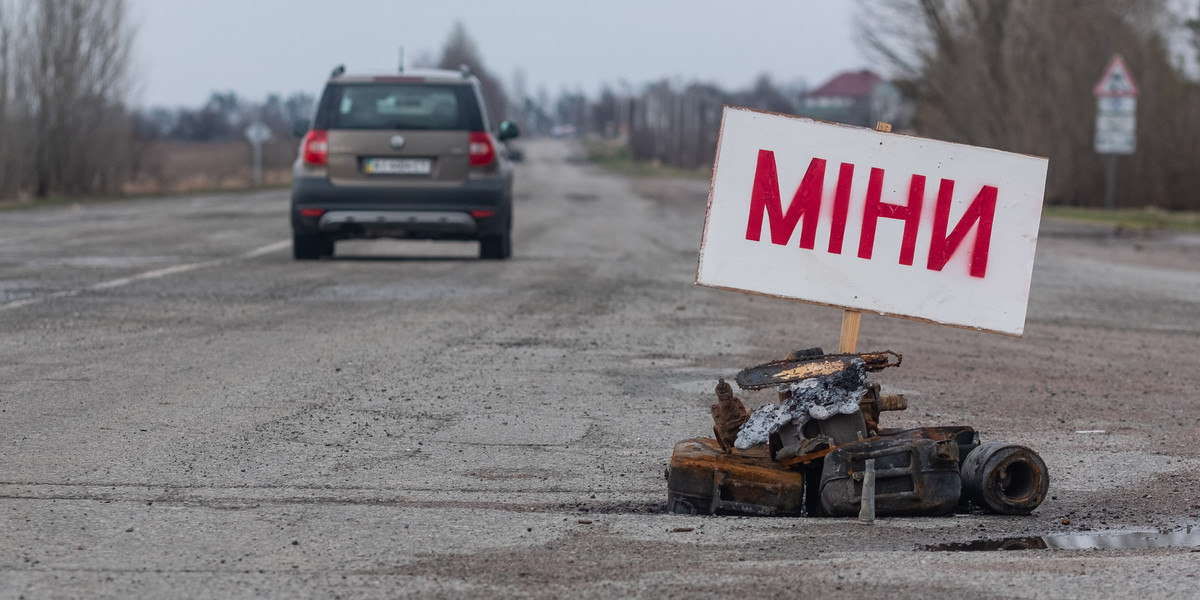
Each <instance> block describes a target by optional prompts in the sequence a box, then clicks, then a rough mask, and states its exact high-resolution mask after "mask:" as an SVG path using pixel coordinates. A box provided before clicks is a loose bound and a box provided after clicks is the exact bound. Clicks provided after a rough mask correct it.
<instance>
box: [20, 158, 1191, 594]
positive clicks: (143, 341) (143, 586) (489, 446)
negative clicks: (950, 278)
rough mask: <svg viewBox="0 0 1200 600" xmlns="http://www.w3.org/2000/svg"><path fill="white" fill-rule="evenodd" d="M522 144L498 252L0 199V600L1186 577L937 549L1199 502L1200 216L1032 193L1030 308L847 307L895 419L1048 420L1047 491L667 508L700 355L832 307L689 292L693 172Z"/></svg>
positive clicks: (1181, 553) (1094, 529)
mask: <svg viewBox="0 0 1200 600" xmlns="http://www.w3.org/2000/svg"><path fill="white" fill-rule="evenodd" d="M525 148H526V156H527V157H528V160H527V162H526V163H524V164H522V165H521V166H520V169H519V171H518V182H517V199H516V210H517V213H516V214H517V216H516V229H515V233H514V257H513V259H511V260H509V261H502V262H494V261H479V260H477V259H475V258H474V257H475V255H476V252H477V246H476V245H475V244H472V243H427V242H397V241H380V242H343V243H339V244H338V247H337V251H336V256H335V257H334V258H333V259H332V260H322V261H317V262H295V261H293V260H292V259H291V256H290V243H289V241H288V240H289V237H288V236H289V235H290V231H289V229H288V224H287V217H286V210H287V191H285V190H269V191H262V192H254V193H231V194H221V195H205V196H189V197H179V198H161V199H146V200H138V201H128V202H113V203H97V204H93V203H89V204H85V205H82V206H76V207H63V208H48V209H37V210H19V211H9V212H0V332H2V338H0V339H2V341H0V540H2V543H0V598H133V597H142V598H161V597H186V598H229V597H269V598H336V597H342V598H374V597H378V598H396V597H434V598H436V597H488V598H531V597H533V598H537V597H544V598H558V597H566V596H569V597H576V598H610V597H646V598H671V597H674V598H689V599H691V598H727V597H751V596H767V595H780V594H787V595H795V594H797V593H801V592H802V593H803V595H805V596H814V597H823V598H858V597H864V596H872V595H878V596H883V595H888V596H894V597H916V596H921V597H929V596H934V595H936V596H943V595H945V596H953V597H960V598H1035V597H1055V598H1094V597H1129V596H1135V595H1136V596H1141V597H1147V598H1153V597H1163V598H1165V597H1184V596H1189V595H1193V594H1194V593H1195V589H1196V585H1197V577H1200V559H1197V556H1198V555H1197V554H1196V552H1197V548H1195V547H1165V548H1118V549H1105V550H1028V551H1019V552H930V551H927V550H926V549H925V547H926V546H930V545H937V544H946V543H955V542H968V541H973V540H979V539H1002V538H1006V537H1010V536H1011V537H1017V536H1039V535H1067V534H1072V535H1093V534H1107V533H1115V532H1129V531H1145V532H1157V531H1160V530H1162V531H1175V530H1183V531H1184V532H1187V531H1189V530H1188V529H1187V528H1188V527H1191V526H1194V525H1200V517H1198V516H1197V513H1200V475H1198V474H1197V466H1200V451H1197V449H1196V446H1195V444H1194V439H1195V431H1196V428H1197V426H1198V425H1200V413H1198V412H1197V411H1196V397H1197V396H1196V391H1195V390H1196V389H1197V388H1198V387H1200V385H1198V384H1200V375H1198V373H1200V369H1198V368H1197V367H1200V354H1198V353H1197V351H1198V349H1200V344H1198V342H1200V261H1197V260H1196V258H1197V256H1198V253H1200V238H1198V237H1197V236H1195V235H1183V234H1169V233H1141V234H1136V233H1130V232H1120V231H1113V230H1111V228H1109V229H1105V228H1100V227H1094V226H1084V225H1074V224H1069V223H1060V222H1047V223H1045V224H1044V225H1043V229H1042V233H1041V241H1040V243H1039V248H1038V259H1037V266H1036V268H1035V273H1034V282H1033V290H1032V298H1031V304H1030V310H1029V318H1028V321H1027V324H1026V334H1025V337H1024V338H1022V339H1015V338H1008V337H1003V336H995V335H989V334H982V333H976V332H970V331H962V330H957V329H950V328H945V327H936V326H933V325H928V324H922V323H914V322H908V321H902V320H897V319H887V318H882V317H874V316H872V315H866V316H865V317H864V319H863V323H862V332H861V335H860V338H859V348H860V349H863V350H881V349H885V348H886V349H893V350H896V351H898V352H901V353H903V354H904V355H905V360H904V365H903V366H902V367H901V368H899V369H893V370H889V371H888V372H886V373H881V374H879V376H878V379H879V380H880V381H881V382H882V383H883V384H884V386H885V387H887V388H889V389H894V390H902V391H905V392H908V393H910V394H911V397H910V409H909V410H908V411H906V412H904V413H888V414H886V415H885V417H884V424H885V425H888V426H919V425H950V424H968V425H972V426H974V427H975V428H976V429H978V430H980V432H981V436H982V438H983V439H984V441H1012V442H1018V443H1022V444H1026V445H1028V446H1030V447H1032V448H1034V449H1035V450H1037V451H1038V452H1040V453H1041V454H1042V456H1043V457H1044V458H1045V460H1046V462H1047V464H1048V465H1049V469H1050V476H1051V488H1050V494H1051V497H1050V498H1048V499H1047V501H1046V502H1045V503H1044V504H1043V505H1042V506H1041V507H1040V508H1039V509H1038V510H1037V511H1035V512H1034V513H1033V515H1031V516H1028V517H997V516H988V515H982V514H960V515H955V516H952V517H947V518H910V519H899V518H894V519H880V520H879V521H877V522H876V524H875V525H874V526H863V525H860V524H858V523H857V521H855V520H853V519H768V518H730V517H704V516H696V517H692V516H680V515H672V514H666V513H664V512H663V506H664V504H665V498H666V484H665V481H664V479H663V468H664V467H665V466H666V464H667V462H668V459H669V458H670V453H671V448H672V446H673V445H674V443H675V442H677V441H679V440H683V439H687V438H690V437H698V436H703V435H706V434H707V433H708V432H709V430H710V428H711V421H710V419H709V416H708V405H709V404H710V403H711V402H712V398H713V396H712V388H713V386H714V385H715V383H716V380H717V378H718V377H727V378H728V377H731V376H732V374H733V373H735V372H736V371H737V370H738V369H740V368H742V367H745V366H748V365H751V364H756V363H758V362H763V361H766V360H772V359H776V358H780V357H781V356H782V355H784V354H786V353H787V352H788V351H789V350H792V349H795V348H801V347H809V346H815V345H821V346H825V347H827V348H832V347H836V345H837V338H838V331H839V326H840V312H839V311H837V310H834V309H830V308H823V307H815V306H808V305H804V304H797V303H790V302H785V301H781V300H775V299H768V298H759V297H753V296H748V295H742V294H736V293H731V292H723V291H717V290H709V289H705V288H698V287H695V286H694V285H693V284H692V281H693V278H694V271H695V266H696V254H697V250H698V245H699V239H700V230H701V226H702V222H703V217H704V205H705V198H706V195H707V183H706V182H701V181H689V180H667V179H637V180H631V179H628V178H625V177H622V176H620V175H615V174H612V173H608V172H605V171H602V170H599V169H598V168H596V167H593V166H590V165H587V164H586V163H585V162H584V161H583V160H582V157H581V154H580V150H579V149H578V148H577V147H576V146H573V145H571V144H569V143H567V142H562V141H539V140H533V141H529V142H527V143H526V144H525ZM739 395H740V396H741V397H742V398H744V399H745V400H747V403H748V404H750V405H752V406H754V405H757V404H761V403H763V402H766V401H768V396H769V395H770V394H769V393H763V392H759V393H739ZM1088 431H1090V432H1097V433H1078V432H1088ZM1198 531H1200V529H1198ZM1193 537H1194V536H1193Z"/></svg>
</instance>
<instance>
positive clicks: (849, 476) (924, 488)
mask: <svg viewBox="0 0 1200 600" xmlns="http://www.w3.org/2000/svg"><path fill="white" fill-rule="evenodd" d="M869 459H874V460H875V494H874V497H875V514H876V515H878V516H918V515H925V516H937V515H948V514H951V513H953V512H954V509H955V507H957V506H958V500H959V496H960V495H961V493H962V480H961V478H960V476H959V472H958V466H959V464H958V445H957V444H956V443H955V442H954V441H953V440H951V439H946V440H942V441H934V440H932V439H927V438H891V439H883V438H872V439H869V440H863V441H861V442H853V443H850V444H846V445H843V446H839V447H837V448H836V449H834V451H833V452H830V453H829V455H828V456H826V457H825V466H824V469H823V471H822V473H821V483H820V486H821V507H822V509H823V510H824V512H825V514H827V515H830V516H835V517H849V516H854V515H856V514H858V512H859V510H860V507H861V505H862V494H863V487H864V486H863V480H864V477H865V471H866V461H867V460H869Z"/></svg>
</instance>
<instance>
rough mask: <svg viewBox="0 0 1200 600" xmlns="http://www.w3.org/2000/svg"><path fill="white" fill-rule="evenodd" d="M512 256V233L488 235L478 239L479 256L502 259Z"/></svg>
mask: <svg viewBox="0 0 1200 600" xmlns="http://www.w3.org/2000/svg"><path fill="white" fill-rule="evenodd" d="M510 256H512V235H511V234H508V233H504V234H501V235H489V236H486V237H483V238H481V239H480V240H479V258H484V259H490V260H503V259H506V258H508V257H510Z"/></svg>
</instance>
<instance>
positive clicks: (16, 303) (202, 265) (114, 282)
mask: <svg viewBox="0 0 1200 600" xmlns="http://www.w3.org/2000/svg"><path fill="white" fill-rule="evenodd" d="M291 243H292V241H291V240H282V241H279V242H275V243H273V244H267V245H266V246H262V247H259V248H255V249H253V250H250V251H249V252H243V253H242V254H238V255H237V256H233V257H231V258H219V259H216V260H206V261H204V262H198V263H188V264H183V265H175V266H172V267H164V268H161V269H154V270H152V271H146V272H145V273H138V274H137V275H131V276H129V277H120V278H117V279H110V280H108V281H101V282H100V283H94V284H92V285H89V286H86V287H83V288H79V289H74V290H62V291H58V292H52V293H49V294H46V295H44V296H35V297H33V298H22V299H20V300H13V301H12V302H7V303H5V304H0V310H7V309H10V308H20V307H22V306H29V305H30V304H37V303H39V302H44V301H46V300H54V299H56V298H72V297H75V296H78V295H80V294H82V293H84V292H89V291H97V290H110V289H113V288H118V287H121V286H126V285H129V284H131V283H134V282H136V281H142V280H145V279H160V278H162V277H168V276H170V275H178V274H180V273H187V272H188V271H195V270H196V269H207V268H209V267H215V266H218V265H223V264H226V263H231V262H234V261H238V260H246V259H251V258H257V257H259V256H263V255H265V254H270V253H272V252H278V251H280V250H283V249H284V248H287V247H288V246H290V245H291Z"/></svg>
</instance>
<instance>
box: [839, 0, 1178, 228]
mask: <svg viewBox="0 0 1200 600" xmlns="http://www.w3.org/2000/svg"><path fill="white" fill-rule="evenodd" d="M859 8H860V16H861V17H862V18H861V23H862V25H861V27H860V29H861V31H862V32H863V35H864V38H865V40H866V41H867V45H868V46H869V47H870V48H871V49H872V50H873V51H874V52H875V54H876V55H878V56H879V57H881V58H882V59H883V60H886V61H887V62H888V63H890V64H891V65H892V66H893V67H894V68H895V69H896V71H897V72H898V73H899V74H900V75H901V77H902V78H903V79H905V80H907V82H908V91H909V93H910V95H911V96H912V98H913V99H914V101H915V103H916V117H915V118H916V127H917V129H918V131H919V133H921V134H922V135H926V136H929V137H934V138H940V139H946V140H952V141H960V142H965V143H970V144H977V145H982V146H990V147H995V148H1001V149H1005V150H1010V151H1014V152H1022V153H1028V154H1036V155H1040V156H1047V157H1049V158H1050V173H1049V180H1048V182H1047V190H1046V194H1047V199H1048V200H1049V201H1050V202H1057V203H1063V204H1068V205H1077V206H1100V205H1102V204H1103V202H1104V188H1103V185H1104V183H1103V182H1104V178H1103V177H1104V158H1103V157H1101V156H1099V155H1097V154H1096V152H1095V151H1094V150H1093V139H1094V126H1095V116H1096V100H1095V98H1094V96H1093V93H1092V88H1093V86H1094V85H1095V83H1096V81H1097V80H1098V79H1099V78H1100V76H1101V75H1102V74H1103V72H1104V68H1105V65H1106V64H1107V63H1108V61H1109V60H1110V59H1111V58H1112V57H1113V55H1114V54H1121V55H1122V56H1123V57H1124V59H1125V62H1126V63H1127V64H1128V66H1129V68H1130V70H1131V71H1132V74H1133V76H1134V78H1135V80H1136V81H1137V83H1138V85H1139V87H1140V88H1141V95H1140V98H1139V100H1138V115H1137V116H1138V135H1137V152H1136V154H1134V155H1133V156H1130V157H1123V158H1121V159H1120V160H1119V161H1118V165H1119V166H1118V175H1117V181H1118V190H1117V199H1118V203H1119V204H1122V205H1126V206H1146V205H1153V206H1158V207H1162V208H1172V209H1197V208H1200V158H1198V157H1200V136H1198V135H1197V132H1200V86H1198V85H1197V83H1196V82H1195V81H1194V80H1190V79H1189V78H1188V77H1187V76H1186V74H1185V71H1186V65H1187V63H1188V60H1189V59H1194V57H1187V56H1181V55H1180V54H1179V50H1180V47H1179V44H1176V45H1175V46H1172V43H1171V42H1172V40H1173V39H1178V38H1177V37H1174V38H1173V37H1172V36H1177V35H1178V34H1180V33H1183V32H1185V31H1186V29H1185V28H1184V25H1185V23H1184V21H1185V20H1184V19H1183V16H1182V15H1178V14H1175V13H1173V12H1172V7H1171V5H1169V4H1168V3H1167V2H1166V1H1165V0H871V1H866V0H860V6H859ZM1184 48H1185V49H1186V47H1184Z"/></svg>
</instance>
